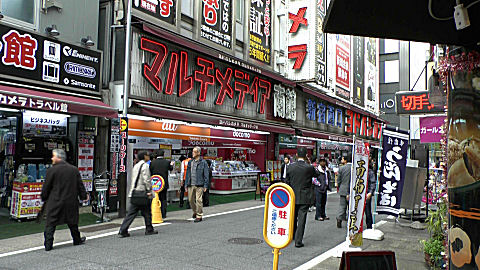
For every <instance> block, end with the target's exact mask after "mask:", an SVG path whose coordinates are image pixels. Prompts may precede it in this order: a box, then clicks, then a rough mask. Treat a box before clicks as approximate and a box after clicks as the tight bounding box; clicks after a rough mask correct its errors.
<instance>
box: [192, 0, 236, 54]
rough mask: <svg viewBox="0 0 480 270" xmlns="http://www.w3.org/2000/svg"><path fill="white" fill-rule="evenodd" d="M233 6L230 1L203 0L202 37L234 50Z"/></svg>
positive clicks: (201, 15) (201, 14) (201, 16)
mask: <svg viewBox="0 0 480 270" xmlns="http://www.w3.org/2000/svg"><path fill="white" fill-rule="evenodd" d="M232 9H233V4H232V3H231V1H230V0H202V1H201V9H200V11H201V12H200V18H199V20H198V22H200V23H199V27H200V31H199V33H200V37H201V38H203V39H206V40H208V41H210V42H212V43H214V44H216V45H218V46H221V47H224V48H227V49H232V42H233V34H232V33H233V29H232V28H233V17H232Z"/></svg>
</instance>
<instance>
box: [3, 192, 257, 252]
mask: <svg viewBox="0 0 480 270" xmlns="http://www.w3.org/2000/svg"><path fill="white" fill-rule="evenodd" d="M264 204H265V202H264V201H261V202H260V201H259V200H249V201H240V202H234V203H227V204H218V205H213V206H209V207H206V208H204V213H205V215H207V218H208V216H211V215H215V214H218V213H224V212H228V211H235V210H238V209H243V208H249V207H255V206H262V205H264ZM110 217H111V216H110ZM191 218H192V210H191V209H186V210H179V211H172V212H168V213H167V218H166V219H164V223H163V224H165V223H178V222H188V221H187V220H189V219H191ZM122 221H123V219H120V218H117V219H114V220H112V221H110V222H106V223H101V224H94V225H89V226H84V227H80V232H81V233H82V235H84V236H86V237H87V241H88V238H89V237H92V236H95V235H101V234H105V233H112V232H118V229H119V228H120V225H121V223H122ZM141 226H144V221H143V217H142V216H138V217H137V218H136V219H135V220H134V222H133V223H132V225H131V226H130V228H135V227H141ZM154 226H158V225H154ZM65 241H72V238H71V236H70V231H69V230H68V229H66V230H57V231H56V232H55V241H54V244H55V243H60V242H65ZM42 246H43V233H36V234H30V235H25V236H19V237H14V238H8V239H4V240H0V257H1V255H2V254H3V253H7V252H13V251H17V250H24V249H30V248H36V247H42Z"/></svg>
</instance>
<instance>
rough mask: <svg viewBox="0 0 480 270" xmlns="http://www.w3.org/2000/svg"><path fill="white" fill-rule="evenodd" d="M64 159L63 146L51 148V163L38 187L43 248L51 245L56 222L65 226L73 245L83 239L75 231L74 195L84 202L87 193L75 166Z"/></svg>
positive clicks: (76, 205) (76, 230)
mask: <svg viewBox="0 0 480 270" xmlns="http://www.w3.org/2000/svg"><path fill="white" fill-rule="evenodd" d="M66 159H67V154H66V153H65V151H64V150H63V149H54V150H53V151H52V163H53V166H52V167H51V168H49V169H48V170H47V175H46V179H45V183H44V184H43V187H42V193H41V198H42V201H43V202H44V204H45V209H46V212H47V222H46V224H45V232H44V237H45V242H44V245H45V250H46V251H50V250H52V248H53V236H54V234H55V229H56V227H57V226H58V225H62V224H67V225H68V228H69V229H70V234H71V235H72V239H73V244H74V245H81V244H83V243H85V240H86V237H84V236H83V237H82V236H80V231H79V230H78V207H79V201H78V198H80V199H81V200H84V202H86V201H88V198H89V195H88V194H87V192H86V190H85V186H84V185H83V182H82V178H81V176H80V172H79V171H78V168H77V167H75V166H73V165H70V164H69V163H67V162H66V161H65V160H66Z"/></svg>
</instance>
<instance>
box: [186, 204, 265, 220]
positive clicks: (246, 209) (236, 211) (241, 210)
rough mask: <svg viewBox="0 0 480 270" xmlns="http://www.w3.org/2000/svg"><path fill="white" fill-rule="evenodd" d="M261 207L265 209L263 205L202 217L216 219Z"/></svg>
mask: <svg viewBox="0 0 480 270" xmlns="http://www.w3.org/2000/svg"><path fill="white" fill-rule="evenodd" d="M263 207H265V205H259V206H253V207H248V208H243V209H238V210H232V211H227V212H222V213H217V214H211V215H205V216H203V217H204V218H210V217H217V216H223V215H228V214H233V213H239V212H243V211H248V210H254V209H259V208H263ZM187 220H194V218H189V219H187Z"/></svg>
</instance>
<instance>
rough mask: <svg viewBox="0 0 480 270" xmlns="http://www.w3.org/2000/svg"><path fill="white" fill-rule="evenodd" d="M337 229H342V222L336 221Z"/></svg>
mask: <svg viewBox="0 0 480 270" xmlns="http://www.w3.org/2000/svg"><path fill="white" fill-rule="evenodd" d="M337 228H339V229H341V228H342V220H341V219H337Z"/></svg>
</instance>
